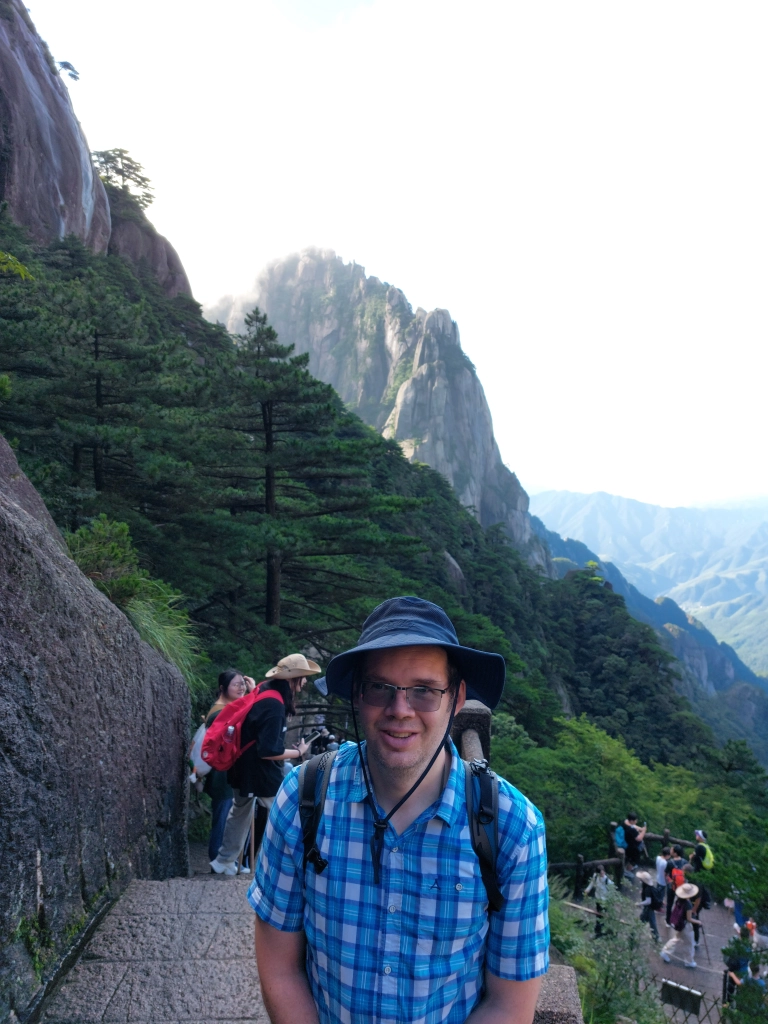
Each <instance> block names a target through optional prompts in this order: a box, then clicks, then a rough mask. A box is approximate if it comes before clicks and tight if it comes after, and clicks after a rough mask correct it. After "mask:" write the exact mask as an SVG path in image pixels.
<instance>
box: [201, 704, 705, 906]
mask: <svg viewBox="0 0 768 1024" xmlns="http://www.w3.org/2000/svg"><path fill="white" fill-rule="evenodd" d="M241 699H242V698H241ZM217 721H218V719H217ZM669 877H670V878H671V879H672V888H673V889H679V888H680V886H681V885H684V884H685V872H684V871H683V869H682V868H672V870H671V871H670V872H669Z"/></svg>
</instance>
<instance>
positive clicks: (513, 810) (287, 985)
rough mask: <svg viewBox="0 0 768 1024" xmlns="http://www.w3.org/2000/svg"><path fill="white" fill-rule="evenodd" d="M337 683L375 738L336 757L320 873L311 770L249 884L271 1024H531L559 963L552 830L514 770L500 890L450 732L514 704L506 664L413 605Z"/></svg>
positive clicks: (275, 822) (501, 838)
mask: <svg viewBox="0 0 768 1024" xmlns="http://www.w3.org/2000/svg"><path fill="white" fill-rule="evenodd" d="M326 684H327V691H328V693H329V694H331V695H332V696H336V697H339V698H341V699H342V700H346V701H348V702H349V709H350V716H351V718H352V722H353V725H354V726H355V730H356V732H357V730H358V727H359V731H360V733H361V734H362V736H361V737H360V739H361V742H359V743H358V744H354V743H345V744H343V746H341V747H340V749H339V750H338V751H337V752H336V756H335V759H334V761H333V765H332V767H331V768H330V772H329V775H328V776H327V786H328V788H327V792H326V795H325V800H324V804H323V813H322V816H321V818H320V821H319V823H318V826H317V831H316V833H315V844H316V846H315V848H316V851H317V853H318V857H317V858H315V860H314V861H313V864H314V867H313V866H312V865H310V863H309V862H308V861H306V860H305V859H304V843H303V837H302V828H301V814H300V809H299V772H298V771H293V772H291V774H290V775H289V776H288V777H287V778H286V780H285V782H284V783H283V785H282V788H281V789H280V792H279V794H278V796H277V799H276V800H275V803H274V805H273V807H272V810H271V812H270V814H269V821H268V823H267V830H266V832H265V833H264V841H263V843H262V847H261V854H260V856H259V857H258V859H257V862H256V875H255V878H254V881H253V883H252V885H251V888H250V891H249V894H248V899H249V901H250V903H251V905H252V907H253V908H254V910H255V912H256V915H257V916H256V958H257V962H258V968H259V976H260V978H261V986H262V996H263V999H264V1003H265V1005H266V1008H267V1012H268V1014H269V1018H270V1020H271V1021H272V1024H298V1022H301V1024H350V1022H353V1024H363V1022H364V1024H385V1022H392V1021H403V1022H411V1021H421V1022H431V1021H441V1022H442V1024H463V1022H464V1021H467V1020H468V1019H469V1020H471V1021H477V1022H478V1024H480V1021H488V1022H490V1021H514V1022H515V1024H531V1022H532V1020H533V1015H534V1011H535V1007H536V998H537V995H538V991H539V986H540V984H541V975H543V974H544V973H546V970H547V967H548V947H549V928H548V921H547V856H546V848H545V837H544V824H543V821H542V818H541V814H540V813H539V812H538V811H537V810H536V808H535V807H534V806H533V805H532V804H531V803H530V802H529V801H528V800H527V799H526V798H525V797H524V796H523V795H522V793H520V792H519V791H518V790H516V789H515V788H513V787H512V786H511V785H509V783H507V782H506V781H504V780H503V779H499V780H498V790H497V795H498V806H497V814H496V817H495V820H496V823H497V826H498V842H497V847H496V849H497V857H496V865H495V867H496V871H495V879H491V878H490V877H489V876H488V874H487V873H486V881H487V882H488V887H486V884H485V882H484V880H483V871H482V868H481V864H480V860H479V858H478V855H477V854H476V852H475V850H474V848H473V846H472V839H471V836H470V827H471V820H470V815H469V813H468V805H467V795H466V794H467V787H466V782H467V775H466V772H467V767H466V766H465V763H464V761H462V759H461V757H460V756H459V753H458V751H457V750H456V747H455V746H454V745H453V742H452V740H451V738H450V737H451V726H452V724H453V719H454V715H455V714H456V713H457V712H458V711H460V710H461V708H462V706H463V704H464V702H465V699H466V698H467V697H469V698H472V699H474V700H478V701H482V702H483V703H484V704H486V705H487V706H488V707H490V708H493V707H495V706H496V705H497V704H498V702H499V699H500V697H501V693H502V690H503V687H504V659H503V658H502V657H501V655H499V654H494V653H491V652H486V651H477V650H474V649H472V648H469V647H463V646H462V645H461V644H460V643H459V641H458V638H457V636H456V631H455V629H454V627H453V624H452V623H451V620H450V619H449V618H448V616H447V615H446V614H445V612H444V611H443V609H442V608H439V607H438V606H437V605H435V604H432V603H431V602H429V601H425V600H423V599H422V598H419V597H410V596H408V597H397V598H392V599H391V600H389V601H385V602H384V603H383V604H381V605H379V607H378V608H376V609H374V611H373V612H372V613H371V614H370V615H369V616H368V618H367V620H366V621H365V623H364V625H363V631H362V634H361V636H360V639H359V641H358V643H357V645H356V646H355V647H354V648H352V649H351V650H348V651H344V652H343V653H341V654H337V655H336V656H335V657H334V658H333V659H332V660H331V662H330V663H329V665H328V667H327V671H326ZM469 781H470V784H472V777H471V776H470V779H469ZM485 813H486V814H487V813H490V812H485ZM491 900H493V904H494V907H495V909H492V908H491V907H490V902H491ZM489 911H490V912H489Z"/></svg>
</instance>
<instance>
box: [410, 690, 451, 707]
mask: <svg viewBox="0 0 768 1024" xmlns="http://www.w3.org/2000/svg"><path fill="white" fill-rule="evenodd" d="M442 696H443V695H442V693H441V692H440V691H439V690H433V689H431V687H429V686H411V687H409V689H408V703H409V704H410V705H411V707H412V708H413V710H414V711H437V709H438V708H439V707H440V700H441V698H442Z"/></svg>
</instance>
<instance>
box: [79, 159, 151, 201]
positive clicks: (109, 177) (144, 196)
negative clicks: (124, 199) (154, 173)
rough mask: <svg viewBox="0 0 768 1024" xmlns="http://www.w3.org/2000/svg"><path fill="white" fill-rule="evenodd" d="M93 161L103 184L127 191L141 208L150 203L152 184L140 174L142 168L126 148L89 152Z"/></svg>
mask: <svg viewBox="0 0 768 1024" xmlns="http://www.w3.org/2000/svg"><path fill="white" fill-rule="evenodd" d="M91 156H92V157H93V162H94V164H95V165H96V169H97V171H98V172H99V175H100V177H101V180H102V181H103V182H104V183H105V185H112V186H116V187H117V188H119V189H121V191H123V192H124V193H127V194H128V195H130V196H131V198H132V199H133V200H134V202H136V203H137V204H138V206H139V207H140V208H141V209H142V210H146V208H147V207H148V206H149V205H150V204H151V203H152V200H153V199H154V196H153V195H152V186H151V185H150V182H149V178H148V177H147V176H146V175H145V174H142V171H143V170H144V168H143V167H142V166H141V164H140V163H138V162H137V161H136V160H134V159H133V157H131V156H130V155H129V153H128V150H127V149H102V150H95V151H94V152H93V153H91Z"/></svg>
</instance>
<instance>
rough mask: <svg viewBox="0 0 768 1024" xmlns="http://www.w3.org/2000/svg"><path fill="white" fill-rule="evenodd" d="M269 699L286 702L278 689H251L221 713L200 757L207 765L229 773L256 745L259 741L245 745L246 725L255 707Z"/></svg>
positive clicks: (212, 725)
mask: <svg viewBox="0 0 768 1024" xmlns="http://www.w3.org/2000/svg"><path fill="white" fill-rule="evenodd" d="M267 697H271V698H272V699H274V700H279V701H280V703H281V704H284V703H285V702H284V701H283V698H282V697H281V696H280V694H279V693H278V692H277V690H251V692H250V693H246V694H245V695H244V696H242V697H238V698H237V700H233V701H232V703H231V704H227V706H226V707H225V708H224V710H223V711H220V712H219V713H218V715H217V716H216V718H215V720H214V721H213V722H211V724H210V726H209V727H208V731H207V732H206V734H205V739H204V740H203V746H202V750H201V753H200V756H201V757H202V759H203V761H205V763H206V764H209V765H210V766H211V768H215V769H216V770H217V771H220V772H226V771H229V769H230V768H232V767H233V766H234V763H235V761H237V759H238V757H240V756H241V755H242V754H244V753H245V751H246V750H248V748H249V747H252V746H253V744H254V743H255V742H256V740H251V742H250V743H246V744H245V746H242V738H241V736H242V728H243V722H244V721H245V720H246V718H247V717H248V713H249V712H250V710H251V708H252V707H253V706H254V704H258V702H259V701H260V700H264V699H265V698H267Z"/></svg>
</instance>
